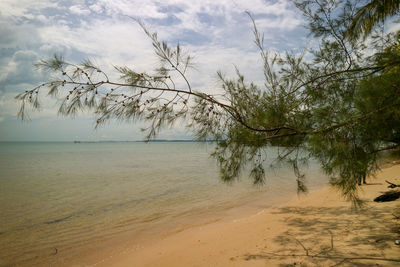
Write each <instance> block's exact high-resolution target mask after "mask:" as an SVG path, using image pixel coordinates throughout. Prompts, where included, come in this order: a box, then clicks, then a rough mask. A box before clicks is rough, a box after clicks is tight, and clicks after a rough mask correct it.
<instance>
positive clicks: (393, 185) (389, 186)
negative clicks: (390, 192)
mask: <svg viewBox="0 0 400 267" xmlns="http://www.w3.org/2000/svg"><path fill="white" fill-rule="evenodd" d="M385 182H386V183H388V184H389V185H388V188H396V187H400V185H399V184H394V183H392V182H389V181H388V180H385Z"/></svg>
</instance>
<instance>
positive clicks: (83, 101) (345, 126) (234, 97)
mask: <svg viewBox="0 0 400 267" xmlns="http://www.w3.org/2000/svg"><path fill="white" fill-rule="evenodd" d="M297 6H298V8H299V9H300V11H302V12H303V14H304V16H305V17H306V18H307V19H308V21H309V22H310V24H309V28H310V34H311V35H313V36H314V37H315V40H316V41H318V42H319V44H318V46H316V47H318V49H315V50H310V51H304V52H303V53H302V54H301V55H294V54H290V53H286V54H283V55H279V54H275V55H272V54H270V53H268V51H266V49H265V48H264V37H263V35H262V34H261V33H260V32H259V31H258V29H257V27H256V23H255V21H254V20H253V19H252V18H251V16H250V18H251V19H252V21H253V23H254V29H253V33H254V37H255V44H256V46H257V47H258V49H259V51H260V56H261V58H262V61H263V70H264V77H265V83H264V85H263V86H262V87H260V86H257V85H256V84H254V83H251V82H247V81H246V79H245V77H244V76H243V75H242V74H241V73H240V71H239V70H238V69H236V78H228V77H226V76H225V75H223V73H222V72H218V77H219V80H220V84H221V90H222V94H220V95H210V94H206V93H204V92H200V91H194V90H192V88H191V85H190V82H189V81H188V79H187V77H186V72H187V70H188V69H189V68H190V67H191V66H192V57H190V56H188V55H185V54H184V53H183V52H182V48H181V47H180V45H179V44H178V45H177V46H176V47H174V48H172V47H170V46H169V45H168V44H167V43H165V42H162V41H159V40H158V36H157V34H156V33H151V32H149V31H148V30H147V29H146V28H145V27H144V25H143V23H141V22H139V24H140V25H141V27H142V28H143V29H144V31H145V33H146V34H147V36H148V37H149V38H150V40H151V41H152V44H153V47H154V50H155V53H156V56H157V57H158V58H159V60H160V65H159V66H158V67H157V68H156V69H155V70H154V71H153V72H152V73H139V72H137V71H135V70H134V69H131V68H129V67H115V70H116V71H117V72H118V73H119V74H120V80H119V81H111V80H110V79H109V78H108V76H107V74H106V73H104V72H103V71H102V70H101V69H100V68H98V67H97V66H95V65H94V64H93V63H92V62H90V61H84V62H82V63H81V64H79V65H75V64H71V63H68V62H65V61H64V60H63V58H62V57H60V56H55V57H54V58H52V59H49V60H42V61H41V62H39V64H38V65H37V66H38V67H39V68H42V69H45V70H51V71H53V72H55V73H58V74H60V76H59V77H55V78H54V79H53V80H52V81H49V82H47V83H44V84H42V85H40V86H38V87H36V88H34V89H32V90H28V91H26V92H25V93H23V94H21V95H19V96H17V98H18V99H19V100H20V101H21V103H22V105H21V111H20V113H19V115H20V117H21V118H24V117H25V113H24V109H25V106H26V103H29V104H32V105H33V107H34V108H35V107H36V108H38V107H39V102H38V92H39V90H40V89H42V88H47V89H48V94H49V95H51V96H54V97H58V98H60V99H61V100H62V102H61V105H60V109H59V113H60V114H62V115H74V114H76V113H77V112H78V111H79V110H82V109H88V110H91V111H93V112H94V113H95V114H97V116H98V119H97V124H98V125H100V124H102V123H104V122H106V121H108V120H110V119H119V120H125V121H134V122H135V121H139V120H140V121H145V122H147V123H148V125H149V126H148V128H146V129H144V131H146V132H147V138H148V139H151V138H153V137H154V136H156V135H157V133H158V132H159V130H160V129H162V128H163V127H170V126H172V125H174V123H176V122H181V121H187V122H188V127H190V128H191V129H192V130H193V132H194V134H195V136H196V137H197V138H198V139H199V140H215V142H216V148H215V151H214V152H213V153H212V156H213V157H214V158H215V159H216V162H217V164H218V166H219V168H220V173H221V178H222V180H223V181H226V182H231V181H234V180H235V179H237V178H238V177H239V175H240V174H241V173H242V172H243V171H245V170H246V171H248V173H249V176H250V177H251V178H252V180H253V182H254V183H255V184H260V183H264V181H265V174H266V171H265V168H266V167H267V166H266V164H265V160H266V158H267V156H269V155H268V154H267V153H268V151H271V150H267V149H266V148H268V147H274V148H278V149H277V151H278V152H277V155H275V156H276V157H277V161H276V162H277V163H279V162H287V163H289V164H291V166H292V167H293V171H294V174H295V176H296V182H297V185H298V190H299V192H305V191H306V190H307V188H306V186H305V176H304V175H303V174H302V172H301V170H300V167H299V166H301V165H302V163H304V162H306V161H307V160H308V159H309V158H315V159H317V160H318V161H319V162H320V163H321V166H322V168H323V170H324V171H325V172H326V173H327V174H328V175H329V176H330V177H331V183H332V184H333V185H334V186H336V187H337V188H338V189H339V190H340V192H341V193H342V194H343V195H344V196H345V197H346V198H347V199H348V200H351V201H353V203H354V205H355V206H358V205H360V204H361V202H360V200H359V199H358V197H357V188H358V182H359V181H360V179H361V178H362V177H363V176H365V175H370V174H373V173H374V172H375V171H376V170H377V169H378V166H377V164H376V162H377V158H378V157H379V152H380V151H382V150H385V149H393V148H396V147H398V146H400V112H399V110H400V92H399V90H400V89H399V86H400V80H399V79H400V78H399V77H400V73H399V72H400V70H399V68H400V66H399V65H400V40H399V35H398V34H397V35H395V34H388V35H380V37H379V36H378V37H377V38H376V39H375V40H374V42H372V43H370V44H368V45H366V44H364V43H358V44H354V42H353V41H352V40H350V39H349V38H348V28H349V27H350V25H351V24H352V22H353V21H354V19H355V16H356V14H359V13H358V11H357V10H358V9H357V6H355V5H353V4H352V2H351V1H332V0H306V1H302V2H299V3H297ZM389 14H391V13H390V12H389ZM249 15H250V14H249ZM370 51H374V53H373V54H372V55H371V52H370ZM368 54H369V56H366V55H368ZM306 56H307V57H306ZM305 58H311V60H310V59H309V60H305ZM179 80H180V83H178V82H179ZM176 84H185V86H184V87H177V86H176Z"/></svg>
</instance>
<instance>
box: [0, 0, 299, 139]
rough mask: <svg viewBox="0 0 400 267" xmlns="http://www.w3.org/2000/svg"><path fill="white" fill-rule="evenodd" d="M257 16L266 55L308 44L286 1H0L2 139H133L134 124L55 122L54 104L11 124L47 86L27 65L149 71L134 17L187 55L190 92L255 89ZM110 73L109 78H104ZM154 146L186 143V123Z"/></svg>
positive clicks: (151, 59) (47, 102)
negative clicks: (250, 84) (20, 97)
mask: <svg viewBox="0 0 400 267" xmlns="http://www.w3.org/2000/svg"><path fill="white" fill-rule="evenodd" d="M246 11H248V12H250V13H251V14H252V16H253V17H254V18H255V20H256V23H257V25H258V28H259V30H260V31H261V32H263V33H264V36H265V47H266V48H267V50H269V51H273V52H278V53H280V52H283V51H285V50H289V51H292V52H297V51H300V50H302V49H303V48H304V47H305V46H306V45H307V31H306V30H305V28H304V25H305V22H304V20H303V18H302V16H301V14H300V13H299V12H298V11H297V10H296V8H295V7H294V5H293V4H292V1H290V0H191V1H184V0H163V1H155V0H98V1H92V0H68V1H62V0H61V1H54V0H18V1H15V0H1V1H0V36H1V38H0V141H73V140H83V141H97V140H141V139H143V138H144V134H143V133H142V132H141V131H140V128H142V127H144V126H145V125H144V124H143V123H141V122H138V123H122V122H110V123H109V124H106V125H104V126H102V127H101V128H98V129H94V121H95V117H94V116H93V115H92V114H88V113H85V114H79V115H77V116H76V117H74V118H66V117H60V116H58V115H57V101H56V100H55V99H52V98H48V97H47V98H42V100H41V102H42V108H41V110H40V111H34V112H30V113H29V116H30V120H27V121H21V120H20V119H18V118H17V116H16V114H17V112H18V108H19V104H18V102H17V101H16V100H15V99H14V97H15V96H16V95H17V94H18V93H20V92H23V91H25V90H27V89H32V88H33V87H35V86H36V85H38V84H40V83H41V82H44V81H46V78H48V75H47V74H46V73H42V72H40V71H38V70H36V69H35V67H34V65H33V64H34V63H36V62H37V61H39V60H40V59H45V58H49V57H51V56H52V55H54V54H55V53H57V54H62V55H63V56H64V57H65V59H66V60H68V61H70V62H74V63H80V62H82V61H83V60H85V59H90V60H91V61H93V62H95V64H96V65H97V66H99V67H101V68H102V69H103V70H105V71H106V72H108V73H112V72H113V66H128V67H131V68H133V69H135V70H137V71H149V70H152V69H154V67H155V66H156V64H157V58H156V57H155V55H154V51H153V49H152V45H151V41H150V40H149V38H148V37H147V36H146V35H145V34H144V32H143V30H142V29H141V28H140V27H139V25H138V24H137V23H136V22H135V21H134V20H133V19H132V18H136V19H139V20H141V21H143V22H144V23H145V25H146V27H147V28H148V29H149V30H150V31H152V32H154V31H157V33H158V35H159V37H160V39H162V40H165V41H167V42H168V43H169V44H170V45H172V46H175V45H176V44H177V43H178V42H179V44H180V45H181V46H182V48H183V49H184V50H185V51H186V52H187V53H189V54H190V55H192V56H194V58H195V60H194V62H195V68H194V69H192V70H190V72H189V73H188V78H189V80H190V81H191V84H192V86H193V87H194V89H196V90H202V91H204V90H205V91H207V92H213V91H218V86H219V84H218V81H217V79H216V72H217V71H218V70H222V71H223V72H224V73H226V74H227V75H228V76H230V75H233V73H234V68H235V66H237V67H238V68H239V69H240V71H241V72H242V73H243V74H244V75H245V77H246V79H247V80H248V81H254V82H256V83H262V78H263V75H262V62H261V59H260V56H259V52H258V50H257V47H256V46H255V44H254V41H253V40H254V38H253V35H252V22H251V20H250V19H249V17H248V15H247V14H246ZM111 75H112V74H111ZM157 138H159V139H190V138H191V132H190V129H187V128H186V127H185V126H184V125H175V126H174V127H173V128H171V129H165V130H163V131H162V132H161V133H160V135H159V136H158V137H157Z"/></svg>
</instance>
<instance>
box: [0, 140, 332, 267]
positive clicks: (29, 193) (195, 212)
mask: <svg viewBox="0 0 400 267" xmlns="http://www.w3.org/2000/svg"><path fill="white" fill-rule="evenodd" d="M211 151H212V145H210V144H205V143H194V142H193V143H192V142H182V143H171V142H166V143H141V142H138V143H134V142H130V143H127V142H126V143H80V144H74V143H0V170H1V171H0V214H1V220H0V265H1V266H3V265H4V266H8V265H12V264H14V265H17V264H21V265H26V266H31V265H44V266H48V265H51V264H54V265H57V264H58V263H60V261H63V262H64V263H65V262H68V259H69V258H72V257H76V256H77V255H78V254H79V253H80V252H79V251H82V249H84V248H85V247H93V244H96V243H98V244H99V243H101V242H106V241H107V240H110V239H113V238H115V237H116V236H118V235H121V234H124V233H130V239H132V237H133V238H137V239H138V240H140V237H142V238H143V237H145V236H146V235H151V234H158V233H159V232H160V229H164V230H168V229H175V230H176V229H180V228H182V227H188V226H190V225H191V224H195V221H197V222H198V223H204V222H206V221H207V220H209V219H210V218H213V217H214V218H216V217H221V216H222V217H223V216H226V214H227V213H228V211H229V210H231V209H232V208H233V207H238V206H246V208H247V207H252V208H253V209H254V210H257V209H262V208H268V207H271V206H273V205H277V204H279V203H281V201H282V200H283V199H289V198H290V197H291V196H293V194H294V192H295V191H296V183H295V178H294V175H293V172H292V171H291V170H289V169H288V167H287V166H286V167H282V168H279V169H275V170H274V171H271V172H269V173H268V174H267V183H266V185H265V186H261V187H256V186H253V185H252V183H251V181H250V180H249V179H245V178H244V177H243V179H241V180H240V181H238V182H235V183H233V184H230V185H228V184H225V183H222V182H220V180H219V179H218V169H217V167H216V164H215V161H214V160H213V159H211V158H210V157H209V153H210V152H211ZM271 155H272V156H271V159H272V158H273V155H274V151H273V150H271ZM307 172H308V176H309V180H308V181H309V184H311V185H312V188H318V187H322V186H323V185H326V179H325V178H321V177H323V176H321V173H320V171H319V169H318V167H317V165H316V164H313V163H311V164H310V167H309V169H308V171H307ZM260 200H262V201H260ZM54 255H57V257H55V256H54Z"/></svg>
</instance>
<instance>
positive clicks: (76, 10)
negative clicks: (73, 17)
mask: <svg viewBox="0 0 400 267" xmlns="http://www.w3.org/2000/svg"><path fill="white" fill-rule="evenodd" d="M69 10H70V11H71V13H73V14H77V15H89V14H90V10H89V9H87V8H85V7H83V6H81V5H76V6H71V7H70V8H69Z"/></svg>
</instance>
